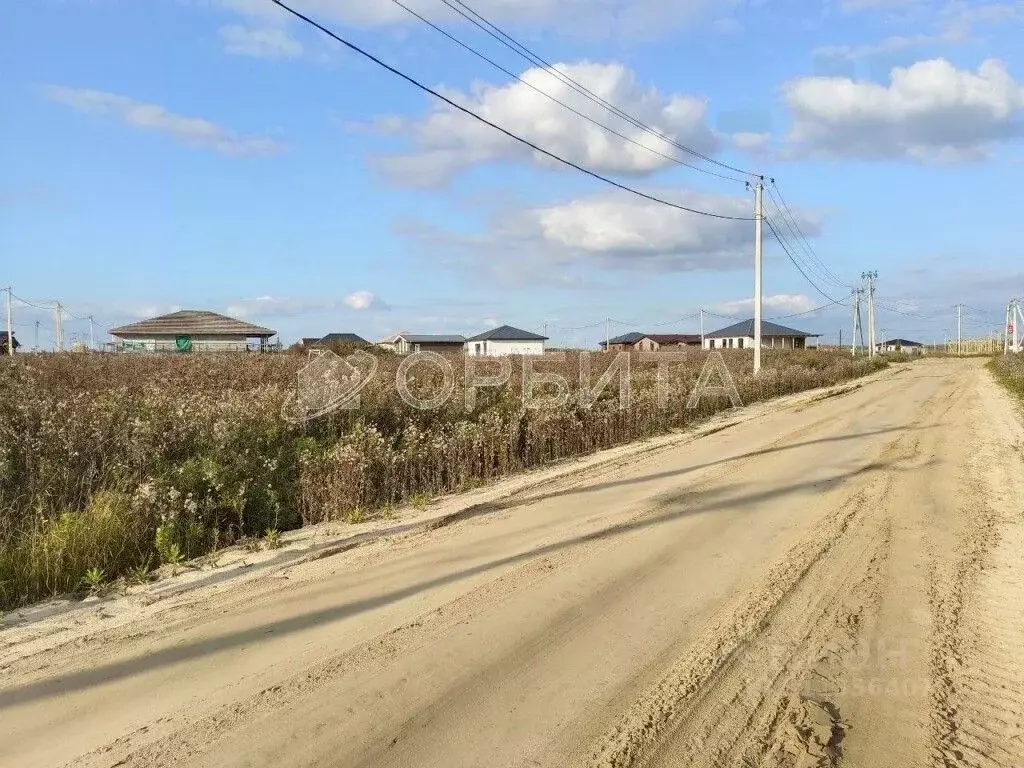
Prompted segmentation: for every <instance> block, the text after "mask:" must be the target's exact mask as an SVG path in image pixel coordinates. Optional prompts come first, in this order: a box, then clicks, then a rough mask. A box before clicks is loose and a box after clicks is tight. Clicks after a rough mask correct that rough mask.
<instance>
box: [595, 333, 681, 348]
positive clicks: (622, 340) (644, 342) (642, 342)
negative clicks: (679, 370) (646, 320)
mask: <svg viewBox="0 0 1024 768" xmlns="http://www.w3.org/2000/svg"><path fill="white" fill-rule="evenodd" d="M605 347H608V348H609V349H610V350H612V351H613V352H624V351H634V352H660V351H664V352H669V351H671V350H677V349H680V348H681V347H700V334H698V333H639V332H636V331H634V332H633V333H626V334H623V335H622V336H616V337H615V338H614V339H609V340H608V341H607V342H604V341H602V342H601V349H604V348H605Z"/></svg>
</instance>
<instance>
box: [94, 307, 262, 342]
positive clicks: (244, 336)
mask: <svg viewBox="0 0 1024 768" xmlns="http://www.w3.org/2000/svg"><path fill="white" fill-rule="evenodd" d="M110 335H111V336H112V337H113V338H114V348H115V349H117V350H118V351H120V352H247V351H249V350H250V349H252V348H253V347H252V346H250V341H255V342H257V344H256V346H255V348H256V349H259V350H261V351H262V350H264V349H266V348H267V342H268V341H269V340H270V339H271V338H272V337H274V336H276V335H277V331H273V330H271V329H270V328H264V327H262V326H259V325H253V324H252V323H247V322H245V321H244V320H236V319H235V318H233V317H227V316H226V315H220V314H217V313H216V312H206V311H203V310H196V309H184V310H182V311H180V312H172V313H171V314H169V315H160V316H159V317H152V318H150V319H148V320H140V321H139V322H137V323H131V324H129V325H122V326H120V327H118V328H112V329H111V330H110Z"/></svg>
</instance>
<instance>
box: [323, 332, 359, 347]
mask: <svg viewBox="0 0 1024 768" xmlns="http://www.w3.org/2000/svg"><path fill="white" fill-rule="evenodd" d="M334 341H338V342H342V343H346V344H369V343H370V342H368V341H367V340H366V339H364V338H363V337H362V336H359V335H358V334H355V333H328V334H327V335H326V336H324V337H323V338H322V339H317V340H316V342H315V343H317V344H330V343H331V342H334Z"/></svg>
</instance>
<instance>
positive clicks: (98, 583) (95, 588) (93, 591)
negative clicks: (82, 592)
mask: <svg viewBox="0 0 1024 768" xmlns="http://www.w3.org/2000/svg"><path fill="white" fill-rule="evenodd" d="M105 581H106V574H104V573H103V569H102V568H96V567H95V566H93V567H92V568H89V569H88V570H86V572H85V575H84V576H83V577H82V585H83V586H84V587H86V589H88V591H89V595H90V596H96V595H100V594H102V593H103V592H104V590H105V584H104V582H105Z"/></svg>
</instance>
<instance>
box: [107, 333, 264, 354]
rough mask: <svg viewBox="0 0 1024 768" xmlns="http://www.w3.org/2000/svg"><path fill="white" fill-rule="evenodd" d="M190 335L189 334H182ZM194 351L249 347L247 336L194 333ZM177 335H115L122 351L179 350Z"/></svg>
mask: <svg viewBox="0 0 1024 768" xmlns="http://www.w3.org/2000/svg"><path fill="white" fill-rule="evenodd" d="M182 335H188V334H182ZM188 336H189V338H190V339H192V351H193V352H245V351H247V350H248V348H249V342H248V339H247V338H246V337H245V336H216V335H203V334H194V335H188ZM177 338H178V337H177V335H174V336H124V337H121V336H114V343H115V345H116V347H117V349H118V350H119V351H122V352H177V351H178V347H177Z"/></svg>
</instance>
